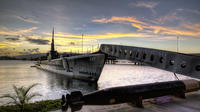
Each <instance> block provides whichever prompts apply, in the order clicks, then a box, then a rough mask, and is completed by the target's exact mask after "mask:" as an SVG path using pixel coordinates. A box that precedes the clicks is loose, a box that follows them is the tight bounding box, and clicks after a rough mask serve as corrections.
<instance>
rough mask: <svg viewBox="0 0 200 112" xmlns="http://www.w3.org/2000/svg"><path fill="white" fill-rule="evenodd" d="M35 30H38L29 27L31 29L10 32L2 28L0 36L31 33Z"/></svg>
mask: <svg viewBox="0 0 200 112" xmlns="http://www.w3.org/2000/svg"><path fill="white" fill-rule="evenodd" d="M35 29H38V28H37V27H31V28H28V29H20V30H17V31H12V30H9V29H7V28H2V29H0V34H2V35H19V34H24V33H28V32H32V31H33V30H35Z"/></svg>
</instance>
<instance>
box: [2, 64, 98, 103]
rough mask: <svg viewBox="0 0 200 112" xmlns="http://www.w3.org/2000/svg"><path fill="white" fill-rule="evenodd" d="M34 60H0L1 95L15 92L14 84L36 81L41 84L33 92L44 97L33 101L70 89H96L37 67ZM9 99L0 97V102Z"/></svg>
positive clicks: (28, 83)
mask: <svg viewBox="0 0 200 112" xmlns="http://www.w3.org/2000/svg"><path fill="white" fill-rule="evenodd" d="M31 65H34V62H32V61H0V96H2V95H4V94H8V93H14V90H13V85H16V86H17V87H20V86H25V87H27V86H29V85H31V84H34V83H39V84H40V85H38V86H36V87H34V88H33V90H32V91H31V92H38V93H40V94H42V97H35V98H34V99H33V100H32V102H33V101H38V100H45V99H58V98H61V96H62V94H66V93H68V92H70V91H74V90H81V91H82V92H83V93H87V92H90V91H94V90H96V88H97V87H96V85H95V84H91V83H87V82H83V81H79V80H74V79H73V80H72V79H70V78H67V77H66V76H62V75H58V74H52V73H49V72H45V71H42V70H40V69H37V68H35V67H30V66H31ZM6 100H7V99H0V104H1V105H2V104H5V103H6V102H5V101H6Z"/></svg>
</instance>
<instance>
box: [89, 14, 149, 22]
mask: <svg viewBox="0 0 200 112" xmlns="http://www.w3.org/2000/svg"><path fill="white" fill-rule="evenodd" d="M92 22H97V23H110V22H131V23H139V24H146V23H144V22H142V21H139V20H137V19H136V18H135V17H116V16H113V17H111V18H110V19H106V18H101V19H94V20H92Z"/></svg>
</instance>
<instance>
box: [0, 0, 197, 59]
mask: <svg viewBox="0 0 200 112" xmlns="http://www.w3.org/2000/svg"><path fill="white" fill-rule="evenodd" d="M53 27H54V28H55V45H56V46H55V48H56V50H57V51H58V52H70V51H73V52H78V51H79V52H81V50H82V48H81V47H82V34H83V41H84V42H83V44H84V52H86V51H91V50H92V49H93V51H95V50H97V48H98V44H103V43H104V44H118V45H128V46H138V47H147V48H155V49H162V50H170V51H176V50H177V37H178V38H179V41H178V43H179V44H178V46H179V51H178V52H183V53H200V0H0V56H3V55H8V56H15V55H24V54H31V53H46V52H48V51H49V50H50V43H51V35H52V34H51V33H52V29H53Z"/></svg>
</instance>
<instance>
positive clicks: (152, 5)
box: [130, 2, 159, 9]
mask: <svg viewBox="0 0 200 112" xmlns="http://www.w3.org/2000/svg"><path fill="white" fill-rule="evenodd" d="M158 4H159V3H158V2H137V3H133V2H132V3H131V4H130V5H132V6H136V7H144V8H149V9H153V8H155V7H156V6H157V5H158Z"/></svg>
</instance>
